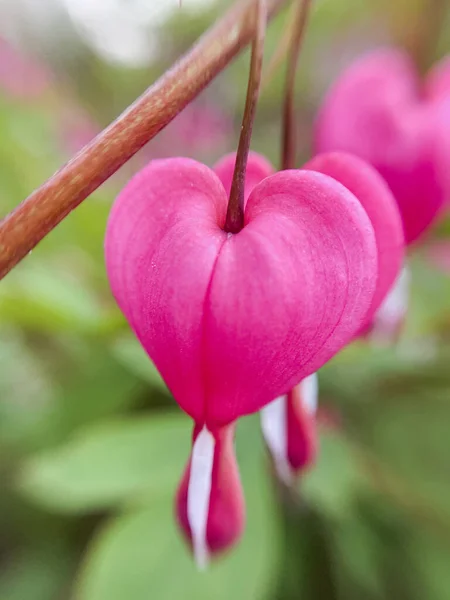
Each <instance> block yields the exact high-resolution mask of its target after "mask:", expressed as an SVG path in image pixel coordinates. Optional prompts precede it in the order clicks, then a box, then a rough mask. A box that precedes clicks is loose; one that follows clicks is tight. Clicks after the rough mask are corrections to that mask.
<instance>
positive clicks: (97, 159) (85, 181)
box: [0, 0, 286, 278]
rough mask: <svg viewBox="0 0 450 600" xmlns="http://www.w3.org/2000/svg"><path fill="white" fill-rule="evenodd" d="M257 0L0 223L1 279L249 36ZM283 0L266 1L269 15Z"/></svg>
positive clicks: (240, 6)
mask: <svg viewBox="0 0 450 600" xmlns="http://www.w3.org/2000/svg"><path fill="white" fill-rule="evenodd" d="M257 2H258V0H238V1H237V2H236V3H235V5H234V6H233V7H232V8H231V9H230V11H229V12H227V14H226V15H225V16H224V17H223V18H222V19H221V20H220V21H218V22H217V23H216V24H215V25H214V26H213V27H212V28H211V29H209V30H208V31H207V32H206V33H205V34H204V35H203V36H202V37H201V38H200V40H199V41H198V42H197V43H196V44H195V46H193V48H192V49H191V50H190V51H189V52H188V53H187V54H186V55H185V56H184V57H183V58H182V59H181V60H180V61H179V62H178V63H176V64H175V65H174V66H173V67H172V68H171V69H170V70H169V71H167V72H166V73H165V74H164V75H163V76H162V77H161V78H160V79H159V80H158V81H156V82H155V83H154V84H153V85H152V86H151V87H150V88H149V89H148V90H147V91H146V92H145V93H144V94H143V95H142V96H141V97H140V98H138V99H137V100H136V102H135V103H134V104H133V105H131V106H130V107H129V108H128V109H127V110H126V111H125V112H124V113H123V114H122V115H121V116H120V117H119V118H118V119H117V120H116V121H114V123H112V124H111V125H110V126H109V127H108V128H107V129H105V130H104V131H103V132H102V133H100V134H99V135H98V136H97V137H96V138H95V139H94V140H93V141H92V142H91V143H90V144H89V145H87V146H86V147H85V148H83V149H82V150H81V151H80V152H79V153H78V154H77V155H76V156H75V157H74V158H73V159H72V160H71V161H70V162H69V163H67V164H66V165H65V166H64V167H62V168H61V169H60V170H59V171H58V172H57V173H55V174H54V175H53V176H52V177H50V179H48V180H47V181H46V182H45V183H44V184H43V185H42V186H41V187H40V188H38V189H37V190H36V191H35V192H33V193H32V194H31V196H29V197H28V198H27V199H26V200H24V201H23V202H22V203H21V204H20V205H19V206H18V207H17V208H16V209H14V210H13V211H12V212H11V213H10V214H9V215H7V216H6V217H5V218H4V219H3V220H2V221H1V222H0V278H1V277H3V276H4V275H6V273H8V272H9V271H10V270H11V269H12V268H13V267H14V265H16V264H17V263H18V262H19V261H20V260H22V258H24V256H26V255H27V254H28V252H30V250H32V249H33V248H34V247H35V246H36V244H37V243H38V242H39V241H40V240H42V238H43V237H45V236H46V235H47V234H48V233H49V232H50V231H51V230H52V229H53V228H54V227H56V225H57V224H58V223H59V222H60V221H62V219H64V217H66V216H67V215H68V214H69V213H70V212H71V211H72V210H73V209H74V208H76V207H77V206H78V205H79V204H80V203H81V202H82V201H83V200H84V199H85V198H87V197H88V196H89V194H91V193H92V192H93V191H94V190H95V189H97V187H98V186H99V185H101V184H102V183H103V182H104V181H106V180H107V179H108V178H109V177H110V176H111V175H112V174H113V173H114V172H115V171H117V169H118V168H119V167H121V166H122V165H123V164H124V163H125V162H126V161H127V160H129V159H130V158H131V157H132V156H133V155H134V154H135V153H136V152H137V151H138V150H139V149H140V148H142V146H144V145H145V144H146V143H147V142H148V141H149V140H150V139H152V138H153V137H154V136H155V135H156V134H157V133H158V132H159V131H161V129H163V127H165V126H166V125H167V124H168V123H169V122H170V121H171V120H172V119H173V118H174V117H175V116H176V115H177V114H178V113H179V112H180V111H181V110H182V109H183V108H184V107H185V106H186V105H187V104H188V103H189V102H190V101H191V100H192V99H193V98H195V97H196V96H197V95H198V94H199V93H200V92H201V90H202V89H203V88H204V87H205V86H206V85H208V83H209V82H210V81H211V80H212V79H214V77H215V76H216V75H217V74H218V73H219V72H220V71H221V70H222V69H223V68H224V67H225V66H226V65H227V64H228V63H229V62H231V60H232V59H233V58H234V57H235V56H236V55H237V54H238V52H239V51H240V50H242V48H244V46H245V45H246V44H248V43H249V41H250V40H251V39H252V37H253V35H254V23H253V18H252V15H253V13H254V9H255V6H256V3H257ZM285 3H286V0H266V4H267V13H268V18H271V17H273V16H274V15H275V14H276V13H277V11H278V10H279V9H280V8H281V7H282V6H283V4H285Z"/></svg>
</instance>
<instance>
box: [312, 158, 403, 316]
mask: <svg viewBox="0 0 450 600" xmlns="http://www.w3.org/2000/svg"><path fill="white" fill-rule="evenodd" d="M303 168H304V169H312V170H313V171H319V172H320V173H325V175H329V176H330V177H333V178H334V179H336V180H337V181H340V182H341V183H342V184H343V185H344V186H345V187H346V188H347V189H349V190H350V191H351V192H352V193H353V194H354V195H355V196H356V197H357V198H358V200H359V201H360V202H361V204H362V205H363V207H364V210H365V211H366V213H367V214H368V216H369V218H370V221H371V223H372V227H373V230H374V233H375V240H376V243H377V250H378V277H377V284H376V290H375V294H374V297H373V301H372V306H371V307H370V310H369V313H368V314H367V323H368V324H369V323H371V321H372V319H373V317H374V315H375V313H376V311H377V310H378V308H379V307H380V305H381V303H382V302H383V300H384V298H385V297H386V294H387V293H388V292H389V290H390V289H391V287H392V285H393V283H394V281H395V280H396V278H397V276H398V275H399V273H400V269H401V267H402V264H403V259H404V237H403V228H402V221H401V217H400V213H399V210H398V207H397V204H396V202H395V198H394V197H393V195H392V193H391V191H390V190H389V188H388V186H387V185H386V183H385V182H384V181H383V179H382V178H381V176H380V175H379V174H378V173H377V171H376V170H375V169H374V168H373V167H371V166H370V165H369V164H368V163H367V162H366V161H363V160H361V159H360V158H358V157H356V156H353V155H350V154H347V153H344V152H327V153H325V154H318V155H317V156H315V157H314V158H313V159H312V160H310V161H309V162H307V163H306V165H304V167H303Z"/></svg>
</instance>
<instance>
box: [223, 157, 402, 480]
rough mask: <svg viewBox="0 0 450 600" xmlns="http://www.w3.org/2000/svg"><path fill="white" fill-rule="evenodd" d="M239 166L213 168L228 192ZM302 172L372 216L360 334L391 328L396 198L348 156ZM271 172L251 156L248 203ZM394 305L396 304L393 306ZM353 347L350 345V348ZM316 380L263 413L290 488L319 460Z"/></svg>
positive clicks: (398, 249)
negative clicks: (367, 301) (371, 275)
mask: <svg viewBox="0 0 450 600" xmlns="http://www.w3.org/2000/svg"><path fill="white" fill-rule="evenodd" d="M234 162H235V155H234V154H231V155H228V156H226V157H225V158H224V159H223V160H222V161H220V162H219V163H218V164H217V165H216V166H215V167H214V170H215V172H216V173H217V174H218V175H219V177H220V179H221V180H222V183H223V184H224V187H225V189H226V190H227V191H228V190H229V189H230V187H231V180H232V176H233V169H234ZM303 169H308V170H312V171H316V172H321V173H323V174H324V175H327V176H329V177H331V178H333V179H334V180H335V181H337V182H339V183H340V184H342V185H344V186H345V187H346V188H347V190H349V191H350V192H352V194H354V196H355V197H356V198H357V199H358V200H359V202H360V203H361V205H362V206H363V208H364V210H365V212H366V213H367V215H368V217H369V219H370V221H371V223H372V226H373V230H374V234H375V240H376V245H377V258H378V272H377V276H376V287H375V293H374V296H373V298H372V302H371V305H370V307H369V310H368V311H367V314H366V317H365V320H364V324H363V327H362V329H361V330H360V331H364V330H365V329H367V328H369V327H370V328H371V327H373V323H374V320H375V317H376V315H378V320H380V318H381V316H382V315H384V314H385V313H386V319H385V321H386V326H387V325H388V324H390V323H391V318H392V312H393V310H392V308H391V311H390V312H389V311H388V309H385V310H384V312H383V313H381V312H380V307H381V306H382V303H383V302H384V301H385V298H386V297H387V296H388V292H389V291H390V289H391V288H392V286H393V285H394V282H395V281H396V279H397V277H398V276H399V272H400V269H401V266H402V262H403V254H404V252H403V247H404V238H403V231H402V222H401V218H400V214H399V211H398V208H397V205H396V202H395V199H394V197H393V196H392V193H391V192H390V190H389V188H388V187H387V185H386V183H385V182H384V181H383V179H382V178H381V177H380V175H379V174H378V173H377V172H376V171H375V169H374V168H373V167H371V166H370V165H369V164H368V163H366V162H365V161H363V160H361V159H359V158H357V157H355V156H352V155H349V154H346V153H342V152H341V153H340V152H330V153H326V154H322V155H318V156H316V157H315V158H313V159H312V160H311V161H309V162H308V163H307V164H306V165H304V167H303ZM272 172H273V167H272V165H271V164H270V163H268V162H267V160H266V159H265V158H264V157H262V156H261V155H258V154H256V153H251V154H250V156H249V161H248V165H247V172H246V189H245V193H246V197H248V196H249V194H250V193H251V191H252V189H253V187H254V186H255V185H257V184H258V182H259V181H261V180H262V179H264V178H265V177H267V176H268V175H270V174H271V173H272ZM393 304H394V303H393V302H392V301H391V302H390V305H391V306H392V305H393ZM402 317H403V315H402ZM399 318H400V317H399ZM377 323H378V321H377ZM384 324H385V323H384V321H383V325H384ZM358 333H359V332H358ZM348 341H350V339H348V340H347V341H346V342H345V343H348ZM345 343H344V344H345ZM344 344H343V345H344ZM316 377H317V376H316V375H315V374H313V375H311V376H310V377H308V378H306V379H305V380H304V381H302V382H301V383H300V384H299V385H298V386H296V387H295V388H294V389H293V390H291V392H289V393H288V394H285V395H282V396H280V397H279V398H277V399H276V400H274V401H273V402H272V403H270V404H269V405H267V406H266V407H264V408H263V409H262V411H261V421H262V428H263V433H264V437H265V439H266V442H267V445H268V447H269V449H270V451H271V453H272V456H273V458H274V462H275V466H276V468H277V472H278V474H279V476H280V477H281V478H282V479H283V481H285V482H289V481H290V480H291V479H292V475H293V473H295V472H298V471H300V470H302V469H304V468H305V467H307V466H309V465H310V464H311V463H312V462H313V461H314V459H315V455H316V447H317V441H316V433H315V430H316V423H315V408H314V409H312V408H311V407H315V406H316V404H317V393H318V392H317V379H316ZM308 407H309V408H308Z"/></svg>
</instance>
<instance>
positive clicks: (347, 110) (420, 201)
mask: <svg viewBox="0 0 450 600" xmlns="http://www.w3.org/2000/svg"><path fill="white" fill-rule="evenodd" d="M431 87H433V89H434V88H435V87H438V86H435V85H433V86H431ZM436 93H437V92H436ZM449 123H450V110H449V107H448V105H444V104H441V105H440V107H439V109H437V107H436V103H434V102H432V101H430V98H427V97H426V96H425V95H424V93H423V91H422V88H421V82H420V80H419V77H418V74H417V72H416V69H415V67H414V65H413V64H412V62H411V60H410V59H409V57H408V56H407V55H406V54H405V53H404V52H402V51H400V50H395V49H383V50H379V51H376V52H373V53H371V54H369V55H367V56H365V57H363V58H361V59H360V60H358V61H356V62H355V63H354V64H353V65H352V66H350V67H349V68H348V69H347V70H346V71H345V72H344V73H343V74H342V75H341V77H340V78H339V79H338V80H337V82H336V83H335V84H334V86H333V87H332V88H331V90H330V92H329V93H328V96H327V98H326V99H325V102H324V104H323V106H322V108H321V110H320V112H319V115H318V118H317V123H316V132H315V147H316V151H317V152H328V151H333V150H343V151H347V152H350V153H352V154H355V155H357V156H360V157H361V158H363V159H365V160H366V161H368V162H369V163H371V164H372V165H373V166H374V167H375V168H376V169H377V170H378V171H379V172H380V173H381V175H382V176H383V178H384V179H385V180H386V182H387V183H388V185H389V187H390V188H391V190H392V192H393V194H394V196H395V198H396V200H397V203H398V206H399V208H400V212H401V215H402V220H403V227H404V231H405V239H406V243H408V244H409V243H411V242H413V241H414V240H416V239H417V238H418V237H419V236H420V235H421V234H422V233H423V232H424V231H425V230H426V229H427V228H428V227H429V225H430V224H431V223H432V221H433V220H434V218H435V217H436V215H437V214H438V213H439V210H440V208H441V206H442V204H443V202H444V200H445V197H446V192H447V189H448V174H447V172H448V168H447V160H448V158H447V157H448V151H447V150H448V149H449V146H450V136H449V132H450V127H449ZM444 133H445V135H444Z"/></svg>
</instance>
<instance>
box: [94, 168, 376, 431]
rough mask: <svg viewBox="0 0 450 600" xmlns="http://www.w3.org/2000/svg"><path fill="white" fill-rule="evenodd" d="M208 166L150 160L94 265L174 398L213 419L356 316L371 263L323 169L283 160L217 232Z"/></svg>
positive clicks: (298, 365) (234, 409)
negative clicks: (234, 227) (285, 164)
mask: <svg viewBox="0 0 450 600" xmlns="http://www.w3.org/2000/svg"><path fill="white" fill-rule="evenodd" d="M227 202H228V199H227V196H226V194H225V190H224V188H223V186H222V184H221V183H220V181H219V180H218V178H217V176H216V175H215V174H214V173H213V172H212V171H211V170H209V169H208V168H207V167H205V166H204V165H201V164H199V163H196V162H195V161H192V160H189V159H169V160H163V161H154V162H152V163H150V165H149V166H148V167H146V168H145V169H144V170H143V171H142V172H141V173H139V174H138V175H137V176H136V177H135V178H133V179H132V180H131V182H130V183H129V184H128V185H127V186H126V187H125V189H124V190H123V191H122V193H121V194H120V195H119V197H118V199H117V200H116V203H115V205H114V207H113V209H112V212H111V215H110V219H109V222H108V227H107V235H106V242H105V245H106V264H107V270H108V275H109V278H110V281H111V287H112V290H113V293H114V295H115V297H116V298H117V301H118V303H119V305H120V307H121V308H122V310H123V312H124V313H125V315H126V317H127V318H128V320H129V322H130V324H131V325H132V327H133V329H134V331H135V332H136V335H137V336H138V338H139V340H140V341H141V343H142V345H143V346H144V348H145V349H146V351H147V352H148V354H149V355H150V357H151V358H152V359H153V361H154V362H155V364H156V366H157V368H158V369H159V371H160V373H161V374H162V376H163V378H164V380H165V381H166V383H167V385H168V387H169V388H170V389H171V391H172V393H173V395H174V397H175V398H176V400H177V402H178V403H179V404H180V406H181V407H182V408H183V409H184V410H185V411H186V412H187V413H188V414H189V415H191V417H192V418H193V419H194V420H195V421H196V422H197V423H200V424H203V423H205V424H207V425H208V427H210V428H212V429H214V427H215V426H217V425H221V424H226V423H230V422H232V421H234V420H235V419H236V418H238V417H240V416H242V415H244V414H248V413H252V412H254V411H257V410H259V409H260V408H261V407H262V406H264V405H265V404H267V403H268V402H270V401H271V400H272V399H273V398H275V397H278V396H280V395H282V394H284V393H286V392H288V391H289V390H290V389H291V388H292V387H294V385H296V384H297V383H298V382H299V381H300V380H301V379H303V378H304V377H306V376H307V375H309V374H311V373H313V372H314V371H316V370H317V369H318V368H319V367H320V366H322V364H323V363H324V362H326V361H327V360H328V359H329V358H331V356H333V354H335V353H336V352H337V351H338V350H339V349H340V348H341V347H342V346H343V345H344V344H345V343H346V342H347V341H348V340H349V339H351V337H352V336H353V335H354V334H355V332H356V331H357V330H358V329H359V327H360V326H361V325H362V322H363V320H364V317H365V315H366V313H367V311H368V309H369V307H370V305H371V302H372V298H373V294H374V288H375V281H376V274H377V260H376V254H377V251H376V244H375V239H374V233H373V228H372V226H371V224H370V221H369V218H368V217H367V214H366V212H365V211H364V209H363V208H362V206H361V204H360V203H359V201H358V200H357V199H356V198H355V197H354V195H353V194H352V193H351V192H349V191H348V190H347V189H346V188H345V187H344V186H342V185H341V184H340V183H338V182H337V181H335V180H333V179H332V178H330V177H328V176H326V175H323V174H321V173H316V172H313V171H284V172H281V173H276V174H275V175H272V176H271V177H268V178H266V179H264V180H263V181H262V182H261V183H260V184H258V185H257V186H256V187H255V188H254V189H253V190H252V192H251V194H250V196H249V198H248V201H247V205H246V209H245V226H244V228H243V229H242V231H240V232H239V233H238V234H236V235H231V234H227V233H225V232H224V231H223V229H222V227H223V225H224V221H225V213H226V208H227Z"/></svg>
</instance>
